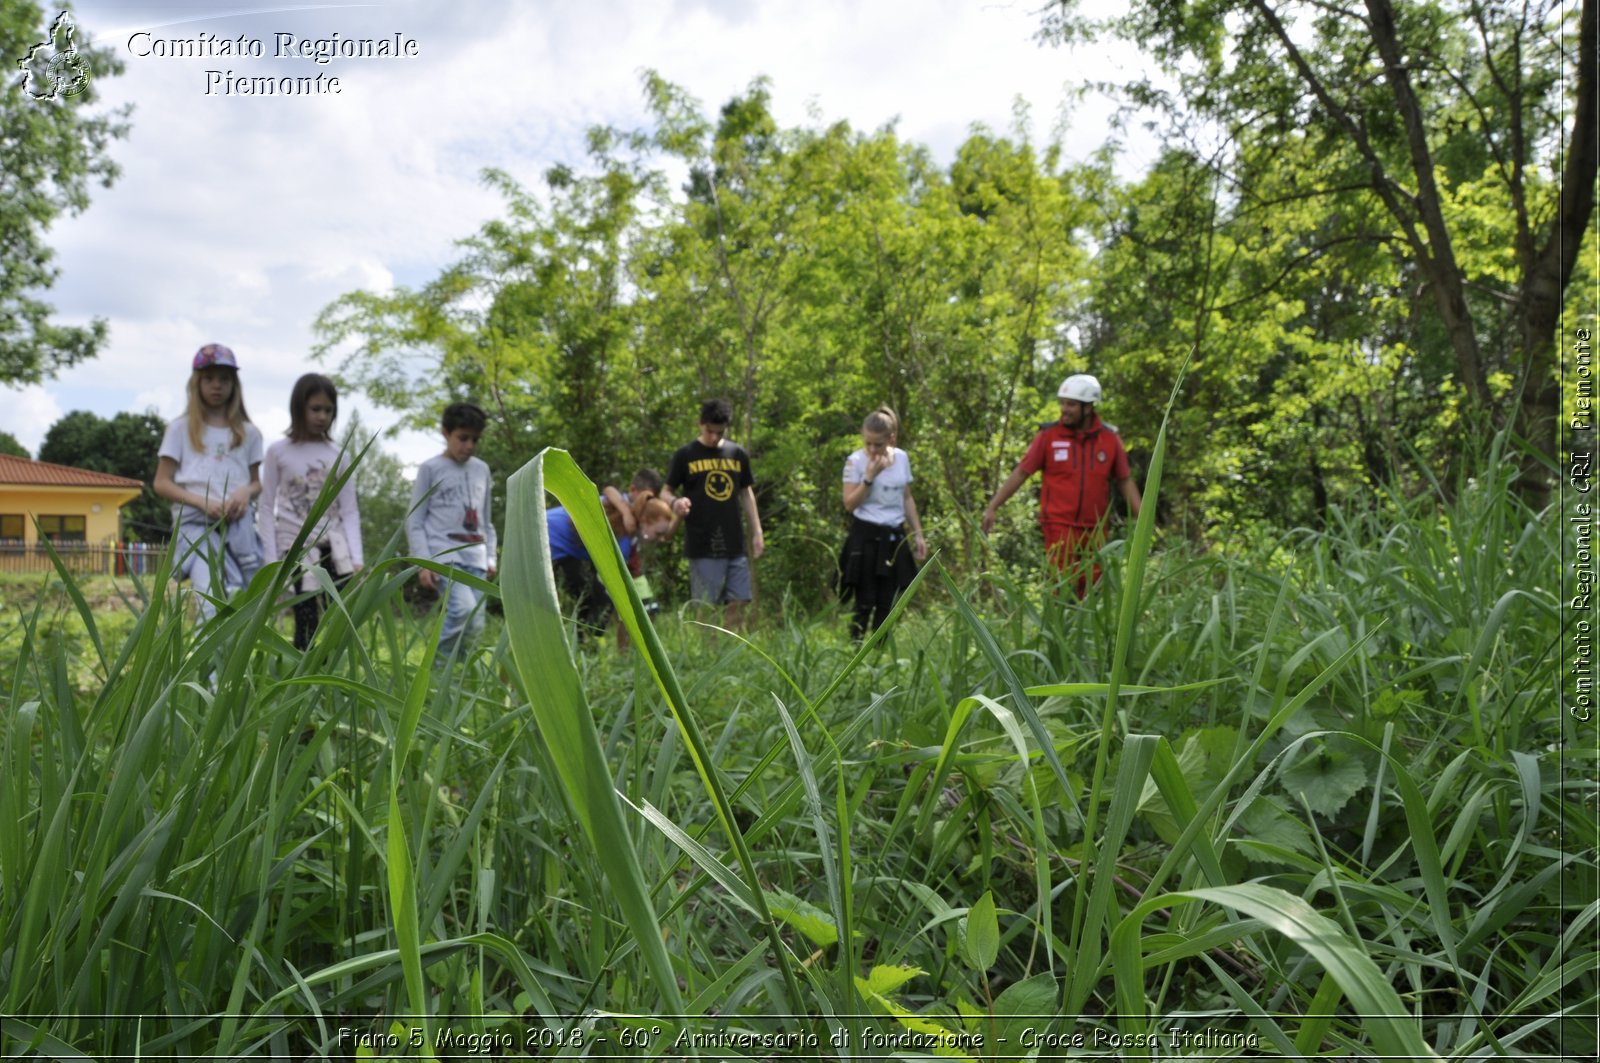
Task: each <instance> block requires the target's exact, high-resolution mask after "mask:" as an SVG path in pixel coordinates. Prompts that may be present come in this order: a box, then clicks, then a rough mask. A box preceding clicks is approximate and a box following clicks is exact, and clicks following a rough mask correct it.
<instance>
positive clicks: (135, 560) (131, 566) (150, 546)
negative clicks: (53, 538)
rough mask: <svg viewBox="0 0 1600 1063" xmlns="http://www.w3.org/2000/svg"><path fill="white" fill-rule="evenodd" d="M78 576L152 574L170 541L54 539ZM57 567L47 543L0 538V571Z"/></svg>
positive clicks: (71, 569) (24, 570) (67, 563)
mask: <svg viewBox="0 0 1600 1063" xmlns="http://www.w3.org/2000/svg"><path fill="white" fill-rule="evenodd" d="M50 545H51V547H52V548H54V550H55V552H56V556H57V557H59V558H61V563H62V564H63V565H65V566H66V569H67V571H68V572H71V573H72V574H73V575H75V576H126V575H129V574H131V573H137V574H139V575H141V576H143V575H148V574H150V573H152V572H154V571H155V570H156V566H157V565H159V564H160V563H161V553H162V551H163V550H165V549H166V548H167V544H166V543H119V542H104V543H61V542H57V543H51V544H50ZM54 568H55V565H54V564H52V563H51V561H50V554H49V552H48V551H46V550H45V548H44V546H43V544H39V543H35V544H32V545H30V544H28V543H24V542H22V541H21V540H19V539H0V572H49V571H51V570H52V569H54Z"/></svg>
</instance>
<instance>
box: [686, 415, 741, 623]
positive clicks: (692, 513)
mask: <svg viewBox="0 0 1600 1063" xmlns="http://www.w3.org/2000/svg"><path fill="white" fill-rule="evenodd" d="M732 419H733V410H732V409H731V408H730V407H729V405H728V403H727V401H726V400H724V399H710V400H708V401H706V402H705V403H703V404H702V405H701V407H700V436H699V438H697V439H695V440H694V441H693V442H690V443H686V444H685V445H683V446H681V447H679V448H678V451H677V453H675V454H673V455H672V464H671V465H669V466H668V467H667V486H669V487H670V488H672V490H673V491H674V492H675V493H676V494H677V496H678V497H677V498H675V499H674V500H673V502H672V513H673V518H674V520H682V521H683V523H684V529H685V530H684V546H683V550H684V554H685V555H687V556H688V558H689V587H690V592H691V594H692V595H693V596H694V600H695V601H697V602H708V603H710V604H712V605H721V604H723V603H727V606H728V624H729V626H730V627H737V626H738V625H739V623H740V621H741V619H742V616H743V609H744V603H745V602H748V601H749V600H750V559H751V558H757V557H760V556H761V552H762V551H763V550H764V549H765V548H766V543H765V542H764V540H763V539H762V535H761V514H760V513H759V512H757V510H756V493H755V490H754V486H753V485H754V484H755V477H754V476H752V475H751V472H750V455H749V454H747V453H746V452H745V449H744V448H743V447H741V446H739V445H738V444H736V443H730V442H728V440H727V438H726V437H727V434H728V422H729V421H731V420H732ZM741 507H743V509H744V515H745V517H747V518H748V519H749V521H750V555H749V557H746V556H745V549H744V524H743V522H742V521H741V520H740V518H739V510H740V508H741Z"/></svg>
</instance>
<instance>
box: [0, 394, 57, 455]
mask: <svg viewBox="0 0 1600 1063" xmlns="http://www.w3.org/2000/svg"><path fill="white" fill-rule="evenodd" d="M4 401H5V404H6V406H7V407H8V410H7V413H6V416H5V420H4V422H0V428H3V429H4V430H5V431H7V432H10V433H11V434H12V435H13V436H15V437H16V440H17V442H19V443H21V444H22V445H23V446H25V447H27V448H28V453H30V454H32V455H34V456H35V457H37V456H38V454H39V444H41V443H43V442H44V434H45V433H46V432H47V431H49V430H50V426H51V425H53V424H55V423H56V421H57V420H58V419H59V418H60V417H61V414H62V412H63V411H62V409H61V407H60V406H59V405H58V404H57V403H56V400H55V396H53V395H51V394H50V392H48V391H47V390H45V389H44V388H42V387H39V386H38V385H33V386H31V387H25V388H6V389H5V399H4Z"/></svg>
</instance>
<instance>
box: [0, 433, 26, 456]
mask: <svg viewBox="0 0 1600 1063" xmlns="http://www.w3.org/2000/svg"><path fill="white" fill-rule="evenodd" d="M0 454H6V455H9V456H10V457H13V458H31V457H33V455H32V454H29V453H28V448H27V447H25V446H23V445H22V444H21V443H20V442H18V440H17V437H16V436H14V435H12V434H11V433H10V432H0Z"/></svg>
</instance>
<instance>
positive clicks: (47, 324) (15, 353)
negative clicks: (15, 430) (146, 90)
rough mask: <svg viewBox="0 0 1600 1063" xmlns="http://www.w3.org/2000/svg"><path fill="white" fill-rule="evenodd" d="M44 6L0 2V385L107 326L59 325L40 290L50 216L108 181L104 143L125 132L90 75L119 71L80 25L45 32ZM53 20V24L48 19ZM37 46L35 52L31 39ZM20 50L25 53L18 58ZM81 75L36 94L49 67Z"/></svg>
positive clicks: (84, 348) (94, 340) (74, 357)
mask: <svg viewBox="0 0 1600 1063" xmlns="http://www.w3.org/2000/svg"><path fill="white" fill-rule="evenodd" d="M53 18H55V11H54V10H53V9H51V10H47V9H45V8H44V7H41V6H40V5H39V4H36V3H33V2H32V0H0V56H3V57H4V61H5V63H6V66H7V70H8V74H10V75H15V76H8V77H7V78H6V79H5V85H4V87H3V89H0V155H3V157H4V159H5V165H3V166H0V248H4V249H5V250H4V253H3V254H0V383H5V384H37V383H38V382H39V381H41V380H44V379H46V378H49V377H52V376H54V375H55V374H56V373H57V372H59V371H60V370H62V369H65V368H67V367H68V366H70V365H73V364H75V363H77V362H80V361H82V360H83V359H85V358H90V357H93V356H94V354H95V352H96V350H97V348H98V347H99V346H100V345H101V344H102V343H104V342H105V338H106V324H105V322H104V321H102V320H100V319H98V318H97V319H95V320H94V321H92V322H90V323H89V324H88V325H62V324H58V323H56V322H54V321H51V320H50V316H51V312H52V308H51V307H50V306H49V304H47V303H45V302H44V301H43V300H42V299H40V297H39V296H40V294H41V293H42V292H44V291H45V290H46V289H48V288H49V287H50V286H51V285H52V284H54V283H55V280H56V277H57V276H58V275H59V273H60V270H58V269H57V268H56V267H55V266H54V265H52V259H53V258H54V252H52V251H51V249H50V248H49V246H48V245H46V244H45V242H44V236H45V233H46V231H47V230H48V229H49V228H50V224H51V222H53V221H54V220H55V219H56V218H58V217H60V216H61V215H62V214H77V213H79V212H81V211H83V210H84V209H86V208H87V207H88V206H89V186H90V183H91V182H98V183H99V184H101V185H103V186H109V185H110V184H111V182H112V180H113V179H114V178H115V177H116V175H117V167H116V165H115V164H114V163H113V162H112V161H111V157H110V155H109V154H108V153H107V151H106V148H107V145H108V144H109V143H110V142H111V141H112V140H113V139H114V138H116V137H119V136H122V135H123V134H124V133H125V132H126V131H127V115H128V111H127V109H126V108H124V109H122V110H119V111H114V112H110V113H104V112H100V113H97V112H95V111H94V110H93V105H94V102H95V96H96V92H95V82H96V80H97V79H100V78H104V77H109V76H111V75H114V74H119V73H121V72H122V61H121V60H120V59H118V58H117V55H116V52H115V51H114V50H113V49H111V48H95V47H92V46H91V45H89V44H88V42H87V41H86V40H84V38H83V35H82V32H81V30H79V31H78V32H76V33H74V34H73V37H72V39H71V41H70V42H69V41H68V39H67V31H66V28H65V26H61V28H60V30H59V31H58V32H57V34H56V35H55V38H54V39H51V34H50V30H51V28H52V19H53ZM56 25H60V24H59V23H57V24H56ZM41 42H44V43H45V44H46V47H45V48H43V49H42V50H40V51H38V52H35V51H33V48H34V46H35V45H38V44H40V43H41ZM69 48H70V49H72V50H75V51H76V52H77V59H76V62H75V64H74V65H73V66H72V67H71V69H70V70H68V71H61V70H52V69H51V68H50V65H49V64H50V60H51V59H52V58H53V57H55V56H57V55H58V54H62V53H65V52H67V51H68V50H69ZM21 57H28V58H30V59H32V60H33V62H31V63H27V64H22V66H21V70H20V71H19V70H18V62H19V59H20V58H21ZM78 72H87V73H88V75H89V80H88V83H87V87H85V88H84V89H83V90H82V91H80V92H76V93H74V94H72V95H65V94H58V95H55V96H54V98H50V99H35V98H33V95H30V92H29V91H28V88H29V87H32V88H33V90H34V92H35V94H37V95H41V96H42V95H45V94H46V93H47V91H48V85H47V83H46V82H45V81H43V80H41V79H46V78H48V77H50V76H51V74H52V73H62V74H66V73H74V74H75V73H78Z"/></svg>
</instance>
